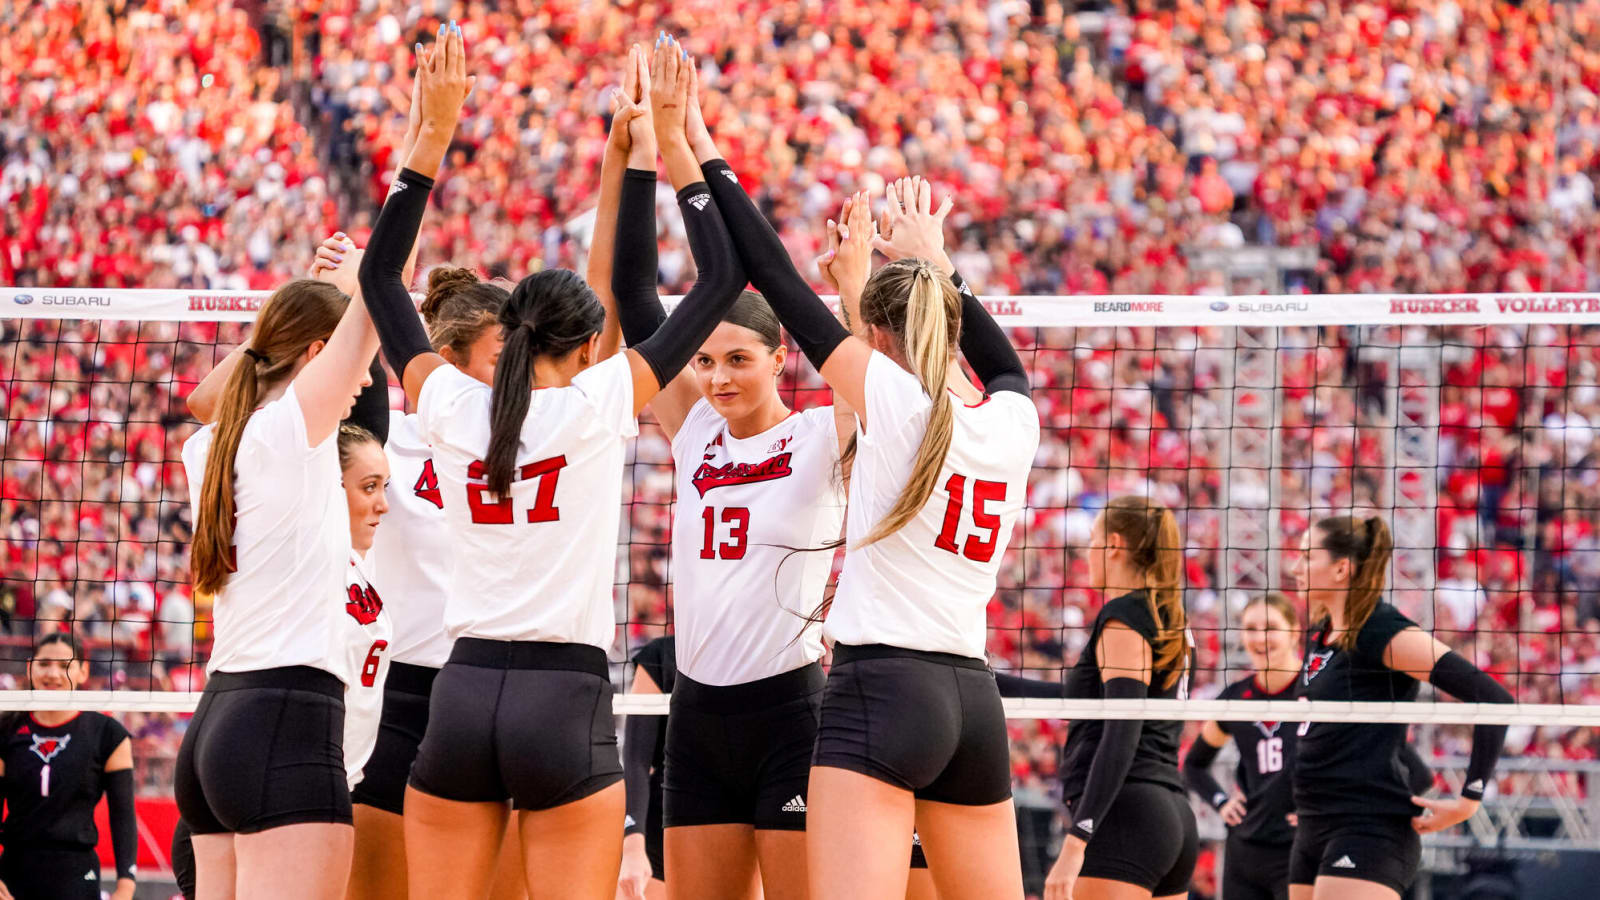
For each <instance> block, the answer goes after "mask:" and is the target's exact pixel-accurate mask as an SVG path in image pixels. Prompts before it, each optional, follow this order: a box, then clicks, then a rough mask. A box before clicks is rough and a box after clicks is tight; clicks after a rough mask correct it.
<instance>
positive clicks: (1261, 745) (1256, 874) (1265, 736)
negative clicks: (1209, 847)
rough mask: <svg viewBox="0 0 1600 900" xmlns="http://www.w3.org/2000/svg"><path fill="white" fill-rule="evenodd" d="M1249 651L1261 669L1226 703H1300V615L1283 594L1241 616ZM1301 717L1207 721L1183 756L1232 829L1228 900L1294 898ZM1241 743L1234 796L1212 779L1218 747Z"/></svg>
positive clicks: (1188, 778) (1197, 786)
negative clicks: (1294, 772) (1295, 764)
mask: <svg viewBox="0 0 1600 900" xmlns="http://www.w3.org/2000/svg"><path fill="white" fill-rule="evenodd" d="M1239 628H1240V631H1241V636H1242V638H1243V643H1244V650H1245V654H1246V655H1248V656H1249V657H1250V667H1251V668H1252V669H1253V670H1254V671H1253V672H1251V673H1250V674H1249V675H1247V676H1245V677H1244V678H1241V679H1239V680H1238V681H1235V682H1234V683H1232V684H1230V685H1228V686H1227V687H1226V688H1224V689H1223V691H1222V693H1221V695H1219V699H1222V700H1293V699H1294V698H1295V683H1296V682H1297V681H1298V680H1299V675H1300V616H1299V614H1298V613H1297V612H1296V611H1295V608H1294V604H1293V603H1291V602H1289V599H1288V598H1287V597H1285V596H1283V595H1282V594H1279V593H1269V594H1266V595H1264V596H1262V597H1261V599H1259V600H1255V601H1253V602H1251V603H1250V604H1249V605H1247V606H1246V607H1245V608H1244V611H1243V612H1242V613H1240V622H1239ZM1297 727H1298V725H1297V723H1294V722H1280V721H1258V722H1207V723H1205V725H1204V727H1202V728H1201V730H1200V736H1199V737H1197V738H1195V741H1194V743H1193V744H1190V745H1189V752H1188V754H1186V755H1185V756H1184V758H1183V776H1184V780H1185V782H1187V783H1188V785H1189V789H1190V790H1192V791H1194V793H1195V795H1196V796H1198V797H1199V798H1200V799H1201V800H1203V801H1205V802H1206V803H1208V804H1210V805H1211V806H1212V807H1214V808H1215V809H1216V810H1217V811H1218V812H1219V813H1221V815H1222V821H1223V822H1224V823H1226V824H1227V826H1228V841H1227V845H1226V847H1225V849H1224V856H1223V862H1222V865H1223V869H1222V896H1224V897H1227V898H1228V900H1286V898H1287V897H1288V896H1289V848H1290V846H1291V845H1292V844H1293V843H1294V828H1293V826H1291V825H1290V824H1289V815H1290V814H1291V813H1293V812H1294V798H1293V796H1292V793H1291V791H1290V785H1289V777H1290V776H1289V771H1290V769H1291V763H1292V761H1293V760H1294V750H1295V730H1296V729H1297ZM1230 740H1231V741H1233V742H1234V744H1235V745H1236V746H1237V747H1238V748H1239V765H1238V767H1237V768H1236V770H1235V779H1234V780H1235V784H1236V785H1237V788H1236V790H1235V791H1234V792H1233V793H1232V794H1231V795H1230V794H1229V793H1228V792H1227V791H1225V790H1223V788H1222V785H1221V784H1219V783H1218V782H1217V779H1216V778H1215V777H1213V776H1212V774H1211V771H1210V768H1211V764H1212V763H1213V762H1214V761H1216V758H1217V751H1218V750H1221V749H1222V748H1223V747H1225V746H1226V745H1227V743H1228V741H1230Z"/></svg>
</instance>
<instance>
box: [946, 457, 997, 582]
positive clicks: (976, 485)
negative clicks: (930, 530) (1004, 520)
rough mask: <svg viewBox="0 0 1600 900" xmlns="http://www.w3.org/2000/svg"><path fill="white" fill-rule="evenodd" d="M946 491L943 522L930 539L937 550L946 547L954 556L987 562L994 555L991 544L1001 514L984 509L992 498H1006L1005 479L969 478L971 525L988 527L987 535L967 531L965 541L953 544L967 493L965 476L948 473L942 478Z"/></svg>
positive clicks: (994, 537) (993, 499)
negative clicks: (948, 476)
mask: <svg viewBox="0 0 1600 900" xmlns="http://www.w3.org/2000/svg"><path fill="white" fill-rule="evenodd" d="M944 489H945V492H946V493H948V494H949V495H950V502H949V504H948V505H946V506H945V508H944V526H943V527H942V528H940V529H939V537H938V538H936V539H935V540H934V542H933V545H934V546H935V547H938V548H939V549H940V550H948V551H950V552H951V553H954V554H956V555H957V556H965V557H966V558H967V559H970V560H973V561H975V562H988V561H989V560H991V559H993V558H994V548H995V545H996V544H997V543H998V539H999V535H1000V516H999V515H998V514H996V513H992V512H989V511H988V510H987V509H985V506H987V505H988V504H989V503H991V502H1000V503H1003V502H1005V499H1006V483H1005V482H1004V481H980V480H978V479H973V481H972V525H973V527H974V528H983V529H987V530H988V532H989V536H988V537H986V538H979V537H978V536H977V535H976V534H969V535H967V540H966V544H965V545H964V546H961V547H957V546H956V529H957V528H959V527H960V525H961V510H962V507H963V506H964V505H965V497H966V493H967V476H965V475H951V476H950V480H949V481H947V482H945V485H944Z"/></svg>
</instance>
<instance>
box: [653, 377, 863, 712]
mask: <svg viewBox="0 0 1600 900" xmlns="http://www.w3.org/2000/svg"><path fill="white" fill-rule="evenodd" d="M672 458H673V462H674V463H675V464H676V465H677V489H678V490H677V495H678V496H677V501H676V506H675V507H674V509H673V528H672V583H673V591H672V596H673V610H674V613H675V618H674V628H675V631H676V633H677V636H678V644H677V646H678V671H679V672H682V673H683V674H684V675H687V676H689V677H690V678H692V679H694V680H695V681H698V682H700V683H702V684H714V685H725V684H744V683H746V682H750V681H757V680H759V679H762V678H767V677H769V676H772V675H778V674H781V673H783V672H788V671H791V670H793V669H798V668H800V667H801V666H804V665H806V664H807V663H810V662H814V661H815V660H818V659H820V658H821V657H822V637H821V635H820V634H819V633H818V632H819V630H820V629H819V628H818V627H817V626H815V625H813V626H807V627H804V629H803V631H804V633H803V634H802V626H803V625H804V619H805V617H806V616H807V615H810V614H811V613H812V612H814V611H815V610H816V608H817V607H818V606H819V605H820V604H821V603H822V596H823V591H824V589H825V588H826V586H827V583H828V575H829V573H830V572H831V571H832V568H833V554H832V553H831V552H812V553H792V552H791V550H792V549H793V548H799V549H805V548H808V547H818V546H821V545H822V544H824V543H826V542H828V541H832V540H835V539H837V538H838V537H839V531H840V528H841V526H842V525H843V524H844V501H845V496H844V489H843V483H842V481H841V480H840V478H839V474H838V463H839V440H838V436H837V433H836V431H835V430H834V424H833V407H831V406H825V407H821V408H819V409H812V410H807V411H806V412H803V413H793V414H791V415H790V416H789V417H788V418H787V419H784V420H783V421H782V422H780V423H778V424H777V425H775V426H773V427H772V428H769V429H767V430H766V431H764V432H762V433H760V434H757V435H754V436H752V437H748V438H742V439H741V438H735V437H734V436H733V435H731V434H729V433H728V420H727V419H724V418H723V417H722V416H721V415H718V414H717V412H716V411H715V410H714V409H712V407H711V404H709V403H707V402H706V401H705V400H701V401H699V402H697V403H696V404H695V405H694V407H693V408H691V409H690V410H689V415H688V416H687V417H685V419H684V420H683V426H682V427H681V428H679V429H678V433H677V435H676V436H675V437H674V439H673V442H672ZM797 638H798V639H797Z"/></svg>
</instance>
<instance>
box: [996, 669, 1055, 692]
mask: <svg viewBox="0 0 1600 900" xmlns="http://www.w3.org/2000/svg"><path fill="white" fill-rule="evenodd" d="M994 683H995V686H996V687H998V688H999V689H1000V696H1002V697H1048V698H1051V699H1060V698H1062V697H1065V696H1067V686H1066V685H1065V684H1062V683H1061V682H1059V681H1046V680H1045V679H1043V678H1023V677H1022V676H1020V675H1007V674H1006V673H1004V672H996V673H994Z"/></svg>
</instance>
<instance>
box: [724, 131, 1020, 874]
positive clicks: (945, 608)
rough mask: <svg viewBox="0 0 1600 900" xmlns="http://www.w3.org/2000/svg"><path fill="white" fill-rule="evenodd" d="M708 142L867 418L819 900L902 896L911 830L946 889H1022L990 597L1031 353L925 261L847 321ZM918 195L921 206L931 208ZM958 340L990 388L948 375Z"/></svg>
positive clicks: (756, 238) (763, 253)
mask: <svg viewBox="0 0 1600 900" xmlns="http://www.w3.org/2000/svg"><path fill="white" fill-rule="evenodd" d="M693 142H694V144H695V152H696V156H697V157H698V158H699V159H700V161H701V163H702V171H704V172H705V173H706V179H707V182H708V183H709V184H710V186H711V191H712V194H713V196H714V197H716V199H717V202H718V203H719V204H720V205H721V207H722V211H723V215H724V216H725V217H726V218H727V220H728V224H729V229H730V231H731V232H732V234H733V236H734V243H735V245H736V246H737V247H738V249H739V256H740V258H741V259H742V260H743V261H744V265H745V268H746V269H747V270H748V271H749V272H750V275H751V281H752V283H754V285H755V286H756V287H757V288H758V289H759V290H760V291H761V292H762V294H763V296H765V297H766V299H767V302H768V303H770V304H771V305H772V308H773V310H774V311H775V312H776V313H777V314H778V318H779V319H780V320H781V321H782V323H783V325H784V327H786V328H787V329H788V330H789V333H790V335H792V336H793V337H794V339H795V341H796V343H797V344H799V346H800V349H801V351H802V352H804V353H805V354H806V357H807V358H808V359H809V360H810V361H811V363H812V365H814V366H815V367H816V368H817V370H818V371H819V372H820V373H821V374H822V376H823V378H824V379H825V380H826V381H827V382H828V384H829V386H830V387H832V388H833V390H834V392H835V393H836V394H837V395H839V396H841V397H843V399H844V400H845V402H847V403H848V404H849V405H850V407H851V408H852V409H854V410H855V411H856V415H857V418H858V420H859V429H858V432H857V437H858V450H857V453H856V458H855V461H854V464H853V467H852V470H851V480H850V491H849V493H850V501H849V511H848V513H847V519H848V528H847V531H848V533H849V535H850V547H849V550H848V551H847V554H846V556H845V564H844V572H843V575H842V576H841V577H840V580H839V589H838V592H837V593H836V595H835V596H834V598H833V604H832V609H831V611H829V613H828V619H827V622H826V624H825V625H824V626H823V634H824V636H825V637H828V638H831V639H832V640H834V641H835V642H836V644H837V646H836V647H835V649H834V664H833V668H832V670H831V671H830V672H829V673H828V682H827V688H826V691H825V694H824V699H823V706H822V715H821V723H820V725H819V729H818V736H817V748H816V751H815V753H814V755H813V758H812V771H811V781H810V794H809V795H808V797H807V803H808V807H809V809H808V813H807V833H806V838H807V840H806V846H807V866H808V870H809V875H810V884H811V895H812V896H814V897H839V896H864V897H898V896H903V895H904V893H905V889H906V871H907V868H906V845H905V840H906V836H907V835H909V834H910V833H911V831H912V828H913V825H915V828H916V829H917V831H918V833H919V834H920V835H921V837H922V841H923V846H924V850H925V851H926V853H927V856H928V862H929V865H930V866H931V870H932V872H933V877H934V880H935V882H936V883H937V885H938V889H939V894H940V896H941V897H944V898H946V900H955V898H962V897H980V896H981V897H986V898H990V897H997V896H1012V897H1016V896H1021V894H1022V874H1021V865H1020V863H1019V854H1018V850H1017V826H1016V816H1015V813H1014V811H1013V808H1012V803H1011V776H1010V768H1009V749H1008V746H1007V740H1006V730H1005V713H1004V711H1003V709H1002V708H1001V704H1000V695H999V693H998V691H996V689H995V683H994V677H993V676H992V675H991V674H990V672H989V669H988V666H987V665H986V664H985V662H984V637H985V628H984V608H985V606H987V604H988V602H989V599H990V597H991V596H993V593H994V587H995V581H996V577H997V575H998V569H999V565H1000V560H1001V557H1002V556H1003V554H1004V552H1005V548H1006V544H1007V542H1008V541H1009V538H1010V534H1011V528H1012V526H1013V525H1014V524H1015V521H1016V518H1017V515H1018V514H1019V513H1020V511H1021V509H1022V506H1023V501H1024V494H1025V490H1026V482H1027V475H1028V470H1029V468H1030V466H1031V465H1032V460H1033V453H1034V449H1035V448H1036V447H1037V445H1038V439H1039V420H1038V414H1037V412H1036V411H1035V409H1034V407H1033V404H1032V402H1031V400H1030V399H1029V384H1028V378H1027V374H1026V372H1024V370H1023V368H1022V362H1021V360H1020V359H1019V358H1018V357H1017V354H1016V351H1015V350H1014V349H1012V347H1011V345H1010V343H1009V341H1007V339H1006V337H1005V333H1004V332H1003V331H1001V330H1000V328H999V327H998V326H997V325H995V323H994V320H993V319H991V318H990V317H989V315H988V313H987V312H986V311H985V310H984V309H983V306H982V304H981V303H979V302H978V301H977V299H976V298H973V297H971V295H970V294H964V293H962V292H958V289H957V288H956V286H955V285H954V284H953V283H952V282H951V280H950V279H949V278H948V277H947V276H946V275H945V274H944V272H941V271H940V268H939V267H938V266H937V265H936V263H935V262H930V261H927V260H898V261H895V262H891V263H890V264H889V265H887V266H885V267H883V268H882V269H879V270H878V271H877V272H875V273H873V274H872V276H871V278H869V279H868V280H867V282H866V286H865V288H864V289H863V290H862V293H861V296H860V297H859V298H857V297H852V296H849V295H848V294H846V293H845V292H844V291H845V282H844V280H843V279H841V280H840V290H841V295H842V297H841V299H842V306H843V308H844V310H845V311H846V314H847V321H848V322H849V323H850V324H851V326H852V327H854V328H855V329H856V333H855V334H854V335H852V334H851V333H850V332H849V331H848V330H846V328H845V327H844V326H841V325H840V324H839V322H838V321H836V320H835V319H834V318H833V315H832V314H831V313H830V312H829V311H828V308H827V307H826V305H824V304H823V303H822V302H821V301H820V300H819V299H818V298H817V296H816V294H814V293H813V292H812V291H811V289H810V288H809V287H807V286H806V284H805V281H804V279H802V278H800V277H799V275H798V274H797V273H796V272H795V271H794V266H793V264H792V263H791V262H790V261H789V259H788V256H787V254H786V253H785V251H784V249H783V244H782V242H781V241H780V240H779V238H778V236H777V234H776V233H775V232H774V231H773V230H772V227H771V225H769V224H768V223H767V221H766V220H765V219H764V218H763V217H762V216H761V214H760V212H759V211H758V210H757V209H756V207H755V204H754V203H752V202H751V201H750V198H749V197H748V196H746V195H745V193H744V191H743V190H742V189H741V188H740V187H739V185H738V181H737V178H736V177H735V176H734V173H733V171H732V170H731V169H730V168H729V167H728V165H727V163H726V162H724V161H723V160H722V159H721V155H720V153H718V151H717V148H716V145H715V144H714V143H713V142H712V141H711V138H710V135H709V134H699V135H695V136H694V138H693ZM919 199H921V201H922V202H921V204H920V207H919V208H918V209H917V210H916V212H919V213H920V214H922V215H931V213H929V212H927V209H928V203H927V197H926V192H925V191H924V192H923V195H922V197H920V198H919ZM857 209H858V210H859V213H860V215H859V216H856V217H853V218H856V219H858V221H854V222H849V223H847V224H848V227H849V231H850V237H849V239H848V240H846V241H845V242H844V244H850V245H852V246H851V248H850V249H849V250H848V251H846V252H848V253H859V252H862V251H861V249H860V247H859V246H856V245H857V244H858V242H860V243H864V242H867V241H870V239H871V235H872V224H871V219H870V213H869V212H868V211H867V210H866V204H865V203H862V204H860V205H859V206H858V207H857ZM844 244H842V245H841V247H843V246H844ZM869 246H870V245H869ZM945 262H946V263H947V261H945ZM947 271H948V269H947ZM958 338H959V346H960V348H961V350H962V352H963V353H964V354H965V355H966V358H967V361H968V362H969V363H970V364H971V365H972V366H973V369H974V371H976V372H977V374H978V376H979V377H980V378H981V379H983V382H984V388H985V390H987V391H988V394H987V395H985V394H982V393H980V392H979V391H978V390H977V389H975V388H973V387H972V386H971V385H967V384H964V383H963V384H961V385H959V386H958V387H957V388H956V389H955V390H954V391H952V390H948V389H947V382H948V381H949V375H950V373H951V371H952V369H953V368H954V367H952V366H951V365H950V363H951V359H952V357H953V356H954V354H955V351H956V348H957V346H958ZM956 400H959V401H961V402H959V403H957V402H955V401H956ZM930 585H938V590H937V591H930V590H929V586H930Z"/></svg>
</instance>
